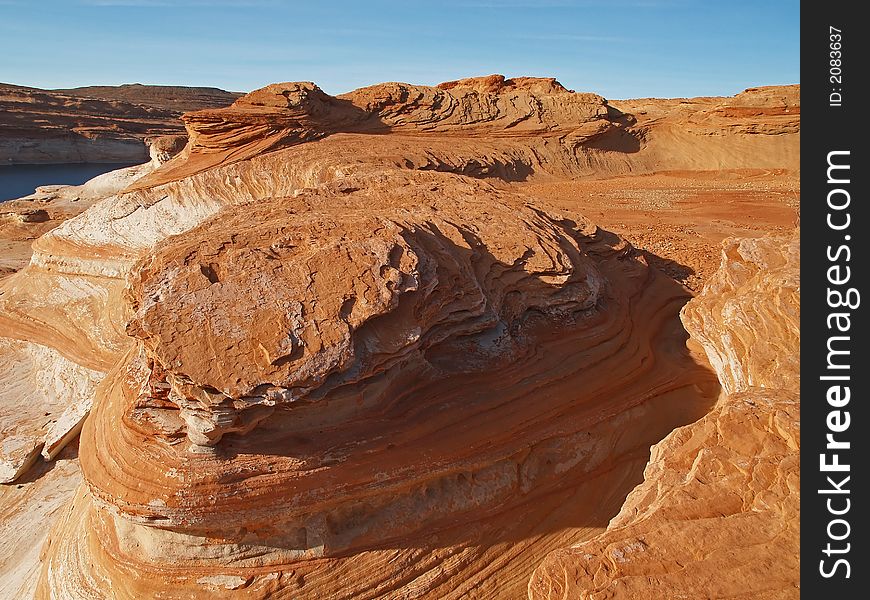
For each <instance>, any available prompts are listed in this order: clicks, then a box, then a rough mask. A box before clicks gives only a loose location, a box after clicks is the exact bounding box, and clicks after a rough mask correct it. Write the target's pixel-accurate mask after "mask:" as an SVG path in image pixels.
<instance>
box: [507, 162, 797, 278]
mask: <svg viewBox="0 0 870 600" xmlns="http://www.w3.org/2000/svg"><path fill="white" fill-rule="evenodd" d="M516 186H517V187H518V188H519V189H520V190H522V191H523V192H525V193H527V194H530V195H532V196H535V197H538V198H542V199H544V200H546V201H547V202H550V203H552V204H554V205H556V206H560V207H564V208H568V209H571V210H576V211H577V212H579V213H581V214H583V215H585V216H586V217H587V218H589V219H590V220H592V221H593V222H595V223H597V224H598V225H599V226H601V227H603V228H604V229H607V230H609V231H613V232H615V233H618V234H620V235H621V236H623V237H624V238H626V239H627V240H628V241H630V242H631V243H632V244H633V245H634V246H635V247H636V248H638V249H641V250H642V251H644V252H645V254H646V256H647V259H648V260H649V261H650V262H651V263H652V264H654V265H655V266H657V267H658V268H660V269H662V270H663V271H665V272H666V273H667V274H668V275H670V276H671V277H673V278H675V279H677V280H678V281H680V282H681V283H683V284H684V285H686V286H687V287H688V288H689V289H691V290H692V291H693V292H698V291H700V289H701V287H702V286H703V283H704V281H706V280H707V278H708V277H709V276H710V275H711V274H712V273H713V272H714V271H715V270H716V268H717V267H718V266H719V259H720V244H721V242H722V240H724V239H725V238H728V237H732V236H734V237H758V236H764V235H768V234H777V233H786V232H789V231H791V230H792V229H793V228H794V226H795V224H796V223H797V221H798V219H799V214H800V213H799V210H800V209H799V204H800V180H799V176H798V174H796V173H787V172H783V171H771V170H748V169H747V170H731V171H704V172H664V173H656V174H652V175H639V176H638V175H633V176H627V177H614V178H609V179H591V178H590V179H580V180H576V181H555V182H547V183H520V184H516Z"/></svg>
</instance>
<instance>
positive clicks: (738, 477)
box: [529, 233, 800, 600]
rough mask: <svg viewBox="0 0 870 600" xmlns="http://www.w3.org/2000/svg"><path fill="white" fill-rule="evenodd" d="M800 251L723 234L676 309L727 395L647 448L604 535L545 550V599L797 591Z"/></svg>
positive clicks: (534, 584) (538, 582)
mask: <svg viewBox="0 0 870 600" xmlns="http://www.w3.org/2000/svg"><path fill="white" fill-rule="evenodd" d="M799 257H800V248H799V235H798V234H797V233H795V235H794V236H792V237H790V238H762V239H742V240H729V241H728V242H726V245H725V248H724V251H723V257H722V266H721V268H720V270H719V272H718V273H717V274H716V275H715V276H714V277H713V279H712V280H711V281H710V283H708V285H707V286H706V287H705V289H704V291H703V292H702V294H701V295H700V296H699V297H698V298H696V299H694V300H692V301H690V302H689V303H688V304H687V305H686V307H685V308H684V309H683V322H684V323H685V325H686V328H687V329H688V330H689V332H690V334H691V335H692V337H693V338H695V339H697V340H699V341H700V342H701V343H702V344H703V346H704V348H705V350H706V351H707V355H708V357H709V358H710V362H711V363H712V364H713V365H714V366H715V368H716V372H717V374H718V376H719V380H720V381H721V383H722V387H723V396H722V398H720V399H719V401H718V402H717V404H716V406H715V407H714V408H713V410H712V411H711V412H710V413H709V414H708V415H707V416H705V417H704V418H703V419H701V420H700V421H698V422H697V423H694V424H692V425H688V426H686V427H682V428H679V429H677V430H675V431H674V432H673V433H672V434H670V435H669V436H668V437H667V438H665V439H664V440H663V441H662V442H661V443H659V444H657V445H656V446H655V447H654V448H653V451H652V457H651V459H650V463H649V465H648V466H647V468H646V471H645V472H644V482H643V484H641V485H640V486H638V487H637V489H635V490H634V491H633V492H632V493H631V494H630V495H629V496H628V498H627V499H626V502H625V504H624V506H623V507H622V510H621V511H620V513H619V515H617V516H616V517H615V518H614V519H613V520H612V521H611V522H610V525H609V527H608V530H607V532H606V533H605V534H603V535H602V536H600V537H598V538H595V539H593V540H591V541H588V542H585V543H582V544H579V545H576V546H574V547H572V548H568V549H564V550H559V551H557V552H554V553H552V554H550V555H549V556H548V557H547V558H546V560H544V562H543V563H542V564H541V566H539V567H538V569H537V570H536V571H535V574H534V576H533V577H532V579H531V582H530V583H529V597H530V598H533V599H536V600H537V599H544V598H566V597H569V598H590V599H591V598H726V597H727V598H747V599H749V598H753V599H755V598H771V599H773V598H798V597H799V595H800V559H799V555H800V553H799V548H800V525H799V523H800V520H799V516H800V402H799V384H800V370H799V351H798V349H799V347H800V329H799V327H800V269H799V265H800V258H799Z"/></svg>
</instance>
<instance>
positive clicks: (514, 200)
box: [0, 76, 798, 598]
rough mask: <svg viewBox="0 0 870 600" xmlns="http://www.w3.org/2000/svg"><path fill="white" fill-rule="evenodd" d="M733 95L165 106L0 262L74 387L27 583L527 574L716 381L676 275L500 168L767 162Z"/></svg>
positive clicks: (289, 593)
mask: <svg viewBox="0 0 870 600" xmlns="http://www.w3.org/2000/svg"><path fill="white" fill-rule="evenodd" d="M747 94H748V96H747V99H745V100H744V99H741V100H740V101H739V106H740V107H744V108H746V107H749V108H752V110H747V111H743V112H741V113H740V114H739V115H737V116H733V115H731V114H730V113H727V114H726V113H725V112H722V111H719V112H716V111H717V110H719V108H721V107H723V106H724V107H727V106H730V104H729V103H731V102H736V101H737V100H734V99H699V100H697V101H693V102H692V103H690V104H688V105H686V106H682V105H678V107H676V108H675V106H677V105H671V104H668V101H655V102H653V101H639V102H641V103H640V104H637V106H641V105H642V106H647V104H648V103H649V104H650V106H652V105H655V106H656V107H658V108H656V109H655V110H660V111H661V112H662V113H666V114H664V115H663V116H662V118H661V119H658V118H657V119H652V118H650V119H647V118H646V117H645V116H644V115H637V116H636V115H634V114H632V113H630V112H629V111H627V110H620V109H617V108H615V107H614V106H612V105H611V104H610V103H608V102H607V101H606V100H604V99H603V98H601V97H600V96H597V95H595V94H583V93H574V92H571V91H568V90H565V89H564V88H563V87H562V86H561V85H559V84H558V83H557V82H556V81H555V80H552V79H535V78H517V79H505V78H503V77H501V76H491V77H487V78H478V79H472V80H463V81H459V82H451V83H448V84H443V85H442V86H439V87H427V86H413V85H408V84H400V83H387V84H381V85H377V86H371V87H369V88H363V89H360V90H356V91H355V92H351V93H350V94H345V95H343V96H340V97H332V96H329V95H327V94H325V93H324V92H322V91H321V90H319V88H317V87H316V86H315V85H314V84H311V83H285V84H275V85H272V86H267V87H266V88H263V89H262V90H258V91H256V92H253V93H251V94H249V95H248V96H245V97H243V98H240V99H238V100H237V101H236V102H235V103H234V104H233V105H232V106H230V107H227V108H224V109H208V110H202V111H197V112H193V113H188V114H187V115H186V116H185V117H184V119H185V124H186V126H187V128H188V133H189V141H188V143H187V145H186V146H185V148H184V150H182V151H181V153H180V154H179V155H178V156H177V157H175V158H172V159H170V160H168V161H167V162H165V164H161V165H160V166H159V167H158V168H156V170H154V171H153V172H152V173H150V174H148V175H145V176H143V177H141V178H139V179H137V180H136V181H134V182H132V184H131V185H129V186H128V187H126V188H124V189H123V190H118V189H114V188H113V190H112V192H111V193H109V194H107V195H106V196H104V197H102V198H101V199H100V200H97V201H96V202H95V203H94V204H93V205H92V206H90V207H89V208H88V209H87V210H85V211H84V212H82V213H81V214H79V215H78V216H75V217H74V218H72V219H70V220H67V221H65V222H64V223H62V224H61V225H59V226H57V227H55V228H54V229H52V230H51V231H49V232H48V233H46V234H45V235H43V236H42V237H40V238H39V239H38V240H36V241H35V242H34V246H33V250H34V252H33V256H32V258H31V261H30V264H29V265H28V266H27V267H25V268H24V269H22V270H21V271H19V272H18V273H16V274H15V275H12V276H10V277H7V278H6V279H5V280H4V281H3V282H2V295H0V336H2V337H3V338H9V339H14V340H20V341H21V343H24V344H38V345H39V346H41V347H45V348H49V349H51V351H52V352H55V353H56V354H57V355H59V356H60V357H63V360H66V361H69V362H70V363H72V364H74V365H75V368H76V369H88V370H90V371H93V372H95V373H96V374H97V375H96V379H101V382H100V383H99V385H97V386H96V389H95V391H94V392H93V393H92V394H86V395H88V397H89V398H90V399H93V408H92V409H91V413H90V415H89V417H88V418H87V419H86V421H85V424H84V427H83V430H82V434H81V446H80V450H81V465H82V474H83V477H84V484H83V485H82V486H81V487H80V489H79V490H78V492H77V493H76V497H75V499H74V500H73V501H72V503H71V504H70V509H69V511H67V512H66V513H65V515H64V517H63V518H62V519H61V520H60V521H59V522H58V523H57V526H56V528H55V529H54V531H53V533H52V535H51V536H50V539H49V541H48V542H47V544H46V546H45V548H44V553H43V557H44V563H43V571H42V575H41V583H40V588H39V592H38V596H39V597H50V596H52V595H53V596H55V597H58V596H59V597H67V596H71V597H76V596H83V595H84V596H91V597H107V596H110V595H111V596H113V597H116V598H143V597H155V596H158V595H159V596H162V597H166V598H191V597H194V598H195V597H203V598H206V597H214V596H215V595H220V596H221V597H237V598H266V597H284V596H286V597H299V596H302V597H305V596H311V595H313V594H314V593H315V591H316V593H317V594H319V595H321V596H323V597H328V598H366V597H369V598H383V597H432V598H451V597H452V598H461V597H475V596H477V597H517V596H518V595H521V594H523V593H526V590H527V589H528V585H529V577H530V576H531V574H532V571H533V570H534V569H535V568H536V567H537V566H538V565H539V564H540V563H541V560H542V559H543V557H545V556H546V555H547V554H548V553H549V552H551V551H554V550H557V549H559V548H566V547H569V546H572V545H574V544H577V543H580V542H582V541H584V540H588V539H590V538H592V537H594V536H596V535H597V534H599V533H600V532H601V531H602V530H603V527H604V525H605V524H606V522H607V520H608V519H609V518H610V517H612V516H613V515H614V514H615V513H616V512H617V510H618V509H619V507H620V506H621V504H622V501H623V500H624V498H625V496H626V494H627V493H628V491H629V490H630V489H631V488H632V487H633V486H634V485H636V484H637V483H638V482H639V481H640V475H641V471H642V468H643V465H644V464H645V463H646V462H647V458H648V456H649V454H648V449H649V447H650V446H651V445H653V444H656V443H657V442H659V441H661V440H662V438H663V437H665V436H666V435H667V434H669V433H670V432H672V431H673V430H674V428H675V427H678V426H681V425H685V424H687V423H690V422H692V421H694V420H696V419H698V418H700V417H702V416H703V415H704V414H706V413H707V412H708V410H709V409H710V406H711V405H712V404H713V402H714V399H715V398H716V396H717V395H718V393H719V390H720V386H719V384H718V382H717V381H716V379H715V377H714V375H713V373H712V371H711V370H710V369H709V368H708V366H707V361H706V358H704V357H703V356H701V355H699V354H698V353H697V352H696V351H695V350H690V349H687V348H686V343H685V342H686V338H687V335H686V332H685V330H684V328H683V327H682V325H681V324H680V321H679V311H680V309H681V307H682V306H683V305H684V304H685V302H686V300H687V299H688V297H689V295H688V292H687V290H686V289H685V288H683V287H682V286H680V285H678V284H677V283H675V282H674V281H673V280H671V279H669V278H668V277H666V276H664V275H662V274H661V273H660V272H658V271H657V270H656V269H654V268H651V267H649V266H648V264H647V263H646V260H645V259H644V255H642V254H640V253H638V252H636V251H635V250H634V248H632V246H631V245H630V244H628V243H627V242H625V240H623V239H622V238H620V237H619V236H617V235H614V234H612V233H609V232H607V231H604V230H602V229H600V228H598V227H596V226H595V225H593V224H592V223H590V222H589V221H588V220H587V219H585V218H584V217H582V216H580V215H579V214H577V213H574V212H572V211H566V210H563V209H559V208H555V207H553V206H550V205H548V204H547V203H544V202H538V201H533V200H532V199H531V197H529V196H528V195H525V194H523V193H522V188H521V187H513V188H512V187H511V186H508V185H507V182H516V181H526V180H532V179H538V180H548V179H554V178H574V177H582V176H589V175H591V176H605V175H614V174H619V173H646V172H650V171H652V170H656V169H663V168H670V169H691V168H699V169H700V168H706V169H715V168H719V167H723V166H724V167H729V168H742V167H745V166H747V165H751V166H754V167H759V168H764V167H767V166H770V167H771V168H779V169H789V168H794V166H795V164H796V163H795V159H794V157H795V156H796V153H797V140H798V135H797V133H796V131H795V129H794V123H793V122H792V120H788V119H793V117H788V119H786V120H782V119H780V117H783V114H784V109H783V108H782V106H783V102H784V103H785V104H784V105H785V106H786V107H790V106H792V104H789V103H790V102H791V100H789V98H790V95H789V94H788V93H785V92H783V93H782V94H781V95H778V94H780V93H779V92H777V91H776V90H773V91H765V92H764V93H762V94H755V95H754V93H749V92H747ZM782 98H785V100H782ZM781 100H782V101H781ZM735 106H736V105H735ZM768 108H770V111H767V109H768ZM766 111H767V112H766ZM774 113H776V114H774ZM735 114H736V113H735ZM717 119H718V120H717ZM776 119H780V120H776ZM730 120H738V121H739V122H740V126H739V127H730V126H726V125H727V123H729V122H730ZM756 121H757V124H758V125H759V126H758V127H755V128H754V129H753V125H752V124H753V123H755V122H756ZM698 123H699V124H698ZM711 123H712V124H711ZM711 127H718V129H716V134H715V135H712V134H710V133H709V132H710V131H711V129H710V128H711ZM176 142H177V140H176ZM173 148H174V142H173V143H170V142H169V141H167V142H166V144H165V147H164V145H161V146H160V147H158V148H156V149H155V153H156V158H155V160H159V161H164V160H165V159H166V156H165V154H169V153H171V151H172V150H173ZM164 150H166V152H164ZM747 247H748V246H747ZM770 264H771V265H774V263H770ZM776 264H779V263H776ZM736 277H737V275H733V276H732V279H734V278H736ZM759 277H761V276H759ZM734 280H735V281H736V279H734ZM729 281H731V280H730V279H727V278H726V279H725V280H723V282H722V283H721V286H722V292H721V294H720V296H721V298H720V300H722V301H726V300H727V299H728V298H729V297H731V296H729V294H730V292H729V290H730V288H729V287H728V286H729V285H731V284H730V283H729ZM741 285H742V284H741ZM734 297H735V298H736V292H735V294H734ZM685 314H686V315H689V314H690V313H689V312H688V311H687V312H686V313H685ZM692 314H694V313H692ZM744 317H745V323H744V325H743V326H744V327H745V329H746V330H747V331H750V330H751V329H752V328H753V327H755V325H753V322H752V318H753V317H752V315H750V314H749V311H744ZM696 318H697V319H699V320H700V321H703V320H704V319H705V318H707V317H703V316H701V314H700V313H698V316H697V317H696ZM765 318H767V317H765ZM687 319H688V316H687ZM708 320H712V321H716V319H715V318H713V317H709V319H708ZM700 321H699V322H700ZM705 322H706V321H705ZM704 327H706V326H704ZM702 329H703V328H702V327H701V326H699V327H698V330H699V331H700V330H702ZM703 331H707V329H703ZM741 335H743V336H744V337H745V339H746V341H747V343H751V341H752V340H751V339H750V338H749V333H747V332H743V333H741ZM710 336H711V337H710V339H711V340H713V341H712V342H710V343H713V344H715V339H716V334H715V332H711V333H710ZM705 343H707V342H705ZM708 345H709V344H708ZM785 347H788V342H783V344H782V345H779V346H778V345H777V343H776V342H774V341H770V344H769V346H768V347H767V348H768V350H767V351H769V352H776V351H778V350H777V349H778V348H785ZM708 352H712V351H710V350H708ZM10 356H11V355H10ZM51 356H52V357H53V356H54V355H51ZM711 356H712V357H713V360H714V362H715V361H716V360H719V362H720V363H721V362H722V361H724V360H730V356H731V355H730V354H728V353H727V352H725V351H724V350H723V351H722V353H721V357H719V355H715V354H713V353H711ZM717 357H718V358H717ZM13 358H14V357H13ZM10 360H12V359H10ZM16 361H17V359H16ZM60 361H61V359H60V358H52V359H51V360H45V361H43V362H40V363H39V364H36V363H34V366H33V369H32V370H33V371H34V372H35V373H37V374H38V375H39V376H43V375H44V374H46V373H51V372H52V369H54V368H56V367H57V365H58V364H60ZM16 364H18V363H17V362H16ZM717 364H719V363H717ZM751 370H752V372H755V371H758V373H759V376H761V373H762V372H763V369H760V368H759V369H757V368H756V367H754V366H753V367H751ZM104 373H105V374H106V375H105V377H104V378H103V374H104ZM740 377H742V378H743V380H747V381H748V380H749V379H750V377H749V375H746V374H742V375H740V374H738V375H735V376H734V381H738V380H740ZM763 377H766V378H768V379H769V380H770V381H773V379H771V377H772V375H770V374H764V375H763ZM61 379H62V378H61ZM766 380H767V379H766ZM723 381H725V380H724V379H723ZM725 385H726V386H727V385H731V384H730V383H729V382H725ZM729 389H730V388H729ZM3 398H4V399H5V398H13V395H11V394H8V395H6V396H3ZM4 401H5V400H4ZM9 406H10V407H11V409H10V410H8V411H7V412H5V413H4V414H9V415H15V414H23V412H21V411H19V410H18V409H17V408H16V406H15V403H14V402H10V405H9ZM76 406H77V405H76ZM717 410H718V409H717ZM76 414H78V413H76ZM10 421H12V422H14V417H13V418H12V419H10ZM14 424H15V426H19V425H20V423H17V422H14ZM34 431H35V430H34ZM71 432H74V430H73V429H72V428H71V429H70V431H68V432H65V433H60V435H61V437H63V436H64V435H66V437H69V435H68V434H69V433H71ZM55 433H56V432H54V433H52V436H55ZM39 435H43V434H42V430H39ZM39 435H35V434H34V435H33V436H31V438H32V439H33V440H36V441H37V444H38V443H39V442H41V441H42V440H43V438H42V437H39ZM49 437H51V436H49ZM762 438H763V439H762ZM52 439H54V438H52ZM753 443H754V442H753ZM758 443H759V444H762V445H763V444H771V446H770V447H771V448H772V450H771V452H774V451H777V452H778V450H777V448H779V446H777V445H776V443H774V441H773V439H772V438H771V440H768V439H767V438H764V436H759V441H758ZM31 449H32V448H31ZM674 460H682V459H680V458H679V456H677V457H676V458H675V459H674ZM753 489H754V488H753ZM759 489H760V488H759ZM541 569H545V566H542V567H541Z"/></svg>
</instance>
